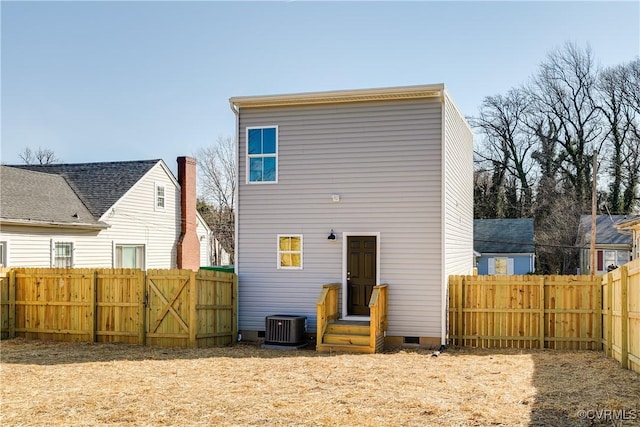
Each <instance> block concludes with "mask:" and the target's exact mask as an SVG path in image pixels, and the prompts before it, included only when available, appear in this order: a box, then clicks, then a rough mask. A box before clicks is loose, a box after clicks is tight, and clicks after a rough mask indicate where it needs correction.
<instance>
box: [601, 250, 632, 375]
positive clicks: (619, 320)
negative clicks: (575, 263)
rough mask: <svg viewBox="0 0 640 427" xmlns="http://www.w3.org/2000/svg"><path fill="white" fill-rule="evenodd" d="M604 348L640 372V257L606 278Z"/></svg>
mask: <svg viewBox="0 0 640 427" xmlns="http://www.w3.org/2000/svg"><path fill="white" fill-rule="evenodd" d="M602 298H603V311H602V324H603V332H604V333H603V345H604V351H605V353H606V354H607V356H609V357H613V358H614V359H616V360H617V361H619V362H620V364H621V365H622V367H623V368H627V369H631V370H633V371H635V372H638V373H640V259H637V260H634V261H632V262H630V263H628V264H625V265H623V266H622V267H620V268H618V269H616V270H613V271H611V272H609V273H607V274H606V275H605V276H604V277H603V278H602Z"/></svg>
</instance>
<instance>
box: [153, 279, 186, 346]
mask: <svg viewBox="0 0 640 427" xmlns="http://www.w3.org/2000/svg"><path fill="white" fill-rule="evenodd" d="M195 276H196V274H195V273H194V272H191V271H188V270H149V271H147V281H146V298H147V301H146V305H147V333H146V343H147V345H154V346H161V347H196V346H197V343H196V328H195V323H196V301H195V297H196V289H195V284H196V277H195Z"/></svg>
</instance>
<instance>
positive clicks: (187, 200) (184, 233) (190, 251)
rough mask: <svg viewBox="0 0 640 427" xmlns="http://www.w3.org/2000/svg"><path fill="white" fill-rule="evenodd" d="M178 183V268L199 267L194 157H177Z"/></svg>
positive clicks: (192, 268) (189, 268)
mask: <svg viewBox="0 0 640 427" xmlns="http://www.w3.org/2000/svg"><path fill="white" fill-rule="evenodd" d="M178 183H179V184H180V215H181V217H180V238H179V239H178V250H177V252H178V255H177V264H178V268H182V269H186V270H198V269H199V268H200V239H198V234H197V233H196V227H197V222H196V159H194V158H191V157H178Z"/></svg>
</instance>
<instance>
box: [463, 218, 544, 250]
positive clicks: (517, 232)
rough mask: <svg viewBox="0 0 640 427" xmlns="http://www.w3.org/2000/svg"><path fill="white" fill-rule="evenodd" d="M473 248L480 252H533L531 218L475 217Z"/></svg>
mask: <svg viewBox="0 0 640 427" xmlns="http://www.w3.org/2000/svg"><path fill="white" fill-rule="evenodd" d="M473 249H474V250H475V251H477V252H480V253H534V252H535V245H534V238H533V219H531V218H516V219H476V220H474V221H473Z"/></svg>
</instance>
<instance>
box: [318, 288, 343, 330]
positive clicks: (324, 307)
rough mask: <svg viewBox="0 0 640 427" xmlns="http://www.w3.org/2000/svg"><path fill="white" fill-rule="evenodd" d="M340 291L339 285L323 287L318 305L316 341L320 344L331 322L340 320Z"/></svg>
mask: <svg viewBox="0 0 640 427" xmlns="http://www.w3.org/2000/svg"><path fill="white" fill-rule="evenodd" d="M338 289H340V284H339V283H332V284H329V285H322V292H321V293H320V296H319V297H318V301H317V303H316V307H317V315H318V320H317V327H316V332H317V335H316V339H317V341H318V343H321V342H322V337H323V336H324V333H325V332H326V330H327V325H328V324H329V322H332V321H336V320H338Z"/></svg>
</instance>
